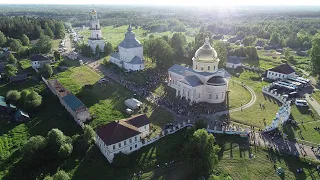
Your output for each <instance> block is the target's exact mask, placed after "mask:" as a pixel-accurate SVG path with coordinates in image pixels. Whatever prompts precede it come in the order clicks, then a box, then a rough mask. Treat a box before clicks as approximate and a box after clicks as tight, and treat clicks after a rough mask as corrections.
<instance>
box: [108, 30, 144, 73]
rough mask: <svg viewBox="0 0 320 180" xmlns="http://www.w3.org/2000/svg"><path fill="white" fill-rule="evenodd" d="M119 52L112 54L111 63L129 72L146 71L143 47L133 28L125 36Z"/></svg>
mask: <svg viewBox="0 0 320 180" xmlns="http://www.w3.org/2000/svg"><path fill="white" fill-rule="evenodd" d="M118 49H119V52H114V53H112V54H111V57H110V62H111V63H114V64H116V65H117V66H119V67H120V68H124V69H126V70H128V71H139V70H143V69H144V60H143V46H142V44H141V43H140V42H139V41H138V40H137V39H136V36H135V34H134V32H132V28H131V26H129V27H128V31H127V32H126V34H125V38H124V40H123V41H122V42H121V43H120V44H119V46H118Z"/></svg>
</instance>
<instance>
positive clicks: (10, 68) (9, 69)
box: [4, 64, 18, 77]
mask: <svg viewBox="0 0 320 180" xmlns="http://www.w3.org/2000/svg"><path fill="white" fill-rule="evenodd" d="M17 71H18V69H17V67H16V66H14V65H12V64H7V65H6V66H5V67H4V73H5V74H6V75H7V77H11V76H15V75H16V74H17Z"/></svg>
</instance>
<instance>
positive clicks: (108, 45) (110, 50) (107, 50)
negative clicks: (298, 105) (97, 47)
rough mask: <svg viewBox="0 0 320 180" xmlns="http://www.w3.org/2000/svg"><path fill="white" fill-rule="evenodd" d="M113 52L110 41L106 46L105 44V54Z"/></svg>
mask: <svg viewBox="0 0 320 180" xmlns="http://www.w3.org/2000/svg"><path fill="white" fill-rule="evenodd" d="M112 52H113V47H112V44H111V43H110V42H106V44H105V46H104V54H105V55H107V56H108V55H110V54H111V53H112Z"/></svg>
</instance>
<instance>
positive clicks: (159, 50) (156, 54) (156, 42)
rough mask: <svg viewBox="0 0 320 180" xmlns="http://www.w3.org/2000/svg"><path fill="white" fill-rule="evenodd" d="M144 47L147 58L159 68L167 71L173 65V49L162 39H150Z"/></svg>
mask: <svg viewBox="0 0 320 180" xmlns="http://www.w3.org/2000/svg"><path fill="white" fill-rule="evenodd" d="M144 47H145V52H146V54H147V56H148V57H149V58H150V59H151V60H152V62H155V63H156V65H157V67H158V68H162V69H167V68H169V67H170V66H171V65H172V64H173V49H172V47H171V46H170V45H169V44H168V43H167V42H166V41H165V40H163V39H162V38H155V39H148V40H146V41H145V43H144Z"/></svg>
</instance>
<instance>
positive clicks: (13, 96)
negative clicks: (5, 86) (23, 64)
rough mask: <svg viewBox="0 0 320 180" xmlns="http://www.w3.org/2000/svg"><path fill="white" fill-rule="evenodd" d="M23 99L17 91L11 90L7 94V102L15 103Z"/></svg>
mask: <svg viewBox="0 0 320 180" xmlns="http://www.w3.org/2000/svg"><path fill="white" fill-rule="evenodd" d="M20 98H21V94H20V92H19V91H17V90H10V91H8V92H7V95H6V101H10V102H15V101H18V100H19V99H20Z"/></svg>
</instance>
